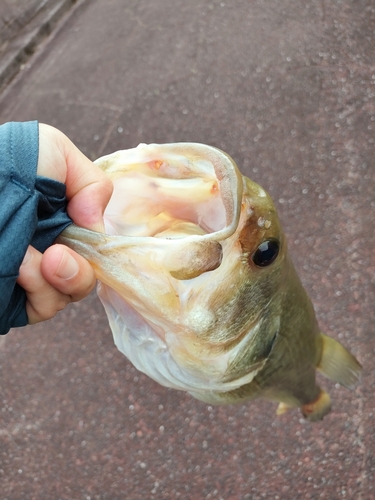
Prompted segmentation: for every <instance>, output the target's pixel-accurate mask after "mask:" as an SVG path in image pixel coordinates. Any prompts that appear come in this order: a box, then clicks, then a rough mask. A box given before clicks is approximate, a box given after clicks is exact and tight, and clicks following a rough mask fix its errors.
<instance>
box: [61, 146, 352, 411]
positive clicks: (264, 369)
mask: <svg viewBox="0 0 375 500" xmlns="http://www.w3.org/2000/svg"><path fill="white" fill-rule="evenodd" d="M96 164H97V165H99V167H101V168H102V169H103V171H104V172H106V174H107V175H108V176H109V177H110V178H111V179H112V181H113V183H114V193H113V196H112V198H111V200H110V203H109V205H108V207H107V209H106V211H105V214H104V219H105V232H106V234H100V233H95V232H93V231H89V230H87V229H83V228H80V227H77V226H75V225H72V226H70V227H68V228H67V229H66V230H65V231H64V232H63V234H62V236H61V237H60V242H62V243H64V244H66V245H67V246H69V247H70V248H72V249H74V250H75V251H77V252H78V253H80V254H81V255H82V256H84V257H85V258H86V259H87V260H88V261H89V262H90V263H91V265H92V266H93V268H94V270H95V273H96V276H97V278H98V280H99V285H98V295H99V297H100V299H101V301H102V303H103V305H104V308H105V310H106V312H107V315H108V318H109V323H110V326H111V329H112V332H113V336H114V341H115V343H116V345H117V347H118V348H119V349H120V351H121V352H123V353H124V354H125V355H126V356H127V357H128V358H129V360H130V361H131V362H132V363H133V364H134V365H135V366H136V368H138V369H139V370H140V371H142V372H144V373H146V374H147V375H149V376H150V377H151V378H153V379H154V380H156V381H157V382H159V383H160V384H162V385H164V386H167V387H172V388H175V389H180V390H185V391H188V392H189V393H190V394H192V395H193V396H195V397H196V398H198V399H200V400H202V401H205V402H208V403H210V404H211V403H218V404H221V403H222V404H228V403H236V402H242V401H246V400H250V399H254V398H257V397H263V398H268V399H271V400H275V401H278V402H279V406H278V410H277V413H278V414H281V413H284V412H285V411H286V410H288V409H289V408H295V407H300V408H301V410H302V413H303V415H304V416H305V417H306V418H307V419H309V420H311V421H314V420H319V419H321V418H323V416H324V415H325V414H326V413H327V412H328V411H329V410H330V407H331V403H330V397H329V395H328V394H327V393H326V392H325V391H324V390H322V389H321V388H320V387H319V385H317V383H316V370H318V371H320V372H321V373H323V374H324V375H326V376H327V377H328V378H330V379H331V380H333V381H335V382H338V383H339V384H341V385H343V386H345V387H348V388H351V387H353V386H354V385H355V384H356V382H357V380H358V378H359V375H360V371H361V366H360V364H359V363H358V361H357V360H356V359H355V358H354V356H352V354H350V353H349V352H348V351H347V350H346V349H345V348H344V347H343V346H342V345H341V344H340V343H339V342H337V341H336V340H334V339H333V338H330V337H328V336H326V335H324V334H323V333H321V332H320V330H319V327H318V324H317V320H316V318H315V313H314V309H313V306H312V304H311V301H310V299H309V297H308V296H307V294H306V292H305V290H304V288H303V286H302V284H301V282H300V280H299V278H298V276H297V274H296V271H295V269H294V267H293V264H292V262H291V260H290V258H289V256H288V252H287V243H286V239H285V236H284V233H283V231H282V228H281V226H280V222H279V219H278V216H277V213H276V209H275V206H274V204H273V202H272V199H271V198H270V196H269V195H268V194H267V193H266V192H265V191H264V189H262V188H261V187H260V186H258V185H257V184H256V183H255V182H253V181H251V180H250V179H248V178H247V177H244V176H242V175H241V173H240V171H239V170H238V168H237V166H236V164H235V162H234V161H233V160H232V159H231V158H230V157H229V156H228V155H227V154H225V153H224V152H222V151H220V150H218V149H216V148H213V147H210V146H205V145H202V144H193V143H177V144H165V145H157V144H152V145H144V144H141V145H139V146H138V147H137V148H134V149H130V150H127V151H118V152H116V153H113V154H111V155H108V156H104V157H103V158H101V159H99V160H97V161H96Z"/></svg>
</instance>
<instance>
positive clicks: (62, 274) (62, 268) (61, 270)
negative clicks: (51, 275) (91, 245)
mask: <svg viewBox="0 0 375 500" xmlns="http://www.w3.org/2000/svg"><path fill="white" fill-rule="evenodd" d="M78 270H79V265H78V262H77V261H76V260H75V258H74V257H72V256H71V255H70V254H69V253H68V252H65V255H64V257H63V258H62V259H61V262H60V265H59V267H58V269H57V271H56V276H57V277H58V278H62V279H64V280H70V279H72V278H74V276H75V275H76V274H77V273H78Z"/></svg>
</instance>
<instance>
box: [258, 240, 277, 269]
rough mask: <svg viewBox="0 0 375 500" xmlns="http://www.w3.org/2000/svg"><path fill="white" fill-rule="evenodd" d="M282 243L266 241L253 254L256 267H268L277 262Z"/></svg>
mask: <svg viewBox="0 0 375 500" xmlns="http://www.w3.org/2000/svg"><path fill="white" fill-rule="evenodd" d="M279 250H280V243H279V242H278V241H277V240H266V241H263V243H261V244H260V245H259V247H258V248H257V249H256V250H255V252H254V253H253V256H252V259H253V262H254V264H255V265H256V266H258V267H267V266H269V265H270V264H272V262H274V261H275V259H276V257H277V256H278V254H279Z"/></svg>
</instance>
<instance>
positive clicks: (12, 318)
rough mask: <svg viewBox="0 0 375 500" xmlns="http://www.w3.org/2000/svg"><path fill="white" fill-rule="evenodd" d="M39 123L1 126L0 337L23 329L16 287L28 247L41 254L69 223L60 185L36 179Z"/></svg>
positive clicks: (22, 302) (23, 296)
mask: <svg viewBox="0 0 375 500" xmlns="http://www.w3.org/2000/svg"><path fill="white" fill-rule="evenodd" d="M38 153H39V127H38V122H36V121H34V122H26V123H14V122H12V123H6V124H4V125H1V126H0V334H1V335H4V334H5V333H7V332H8V331H9V329H10V328H12V327H16V326H24V325H26V324H27V314H26V307H25V306H26V294H25V291H24V290H23V289H22V288H21V287H20V286H19V285H18V284H17V283H16V280H17V277H18V273H19V268H20V265H21V263H22V260H23V257H24V255H25V253H26V250H27V247H28V245H30V244H31V245H33V246H34V247H35V248H37V249H38V250H39V251H40V252H44V250H46V248H48V247H49V246H51V245H52V244H53V242H54V241H55V239H56V238H57V236H58V235H59V234H60V233H61V231H63V229H65V228H66V227H67V226H68V225H69V224H71V223H72V221H71V219H70V218H69V216H68V215H67V213H66V204H67V202H66V196H65V185H64V184H62V183H60V182H57V181H55V180H52V179H47V178H46V177H37V175H36V172H37V166H38Z"/></svg>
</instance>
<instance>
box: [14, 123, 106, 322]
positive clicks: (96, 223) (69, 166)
mask: <svg viewBox="0 0 375 500" xmlns="http://www.w3.org/2000/svg"><path fill="white" fill-rule="evenodd" d="M37 174H38V175H39V176H44V177H49V178H51V179H55V180H57V181H59V182H62V183H64V184H65V185H66V196H67V199H68V206H67V211H68V214H69V216H70V217H71V218H72V219H73V221H74V222H75V223H76V224H78V225H79V226H82V227H86V228H87V229H92V230H94V231H99V232H103V231H104V225H103V212H104V209H105V207H106V205H107V203H108V201H109V199H110V197H111V194H112V189H113V186H112V182H111V181H110V180H109V179H108V178H107V176H106V175H105V174H104V173H103V172H102V171H101V170H100V169H99V168H98V167H96V166H95V165H94V164H93V163H92V162H91V161H90V160H89V159H88V158H87V157H86V156H85V155H84V154H83V153H82V152H81V151H79V149H78V148H77V147H76V146H75V145H74V144H73V143H72V142H71V141H70V140H69V139H68V137H66V136H65V135H64V134H63V133H62V132H60V131H59V130H57V129H55V128H54V127H51V126H49V125H45V124H39V160H38V169H37ZM95 281H96V279H95V275H94V271H93V269H92V267H91V265H90V264H89V263H88V262H87V261H86V260H85V259H84V258H83V257H81V256H80V255H78V254H77V253H75V252H74V251H73V250H71V249H69V248H67V247H66V246H64V245H53V246H51V247H49V248H48V249H47V250H46V251H45V252H44V253H43V254H41V253H40V252H38V251H37V250H36V249H35V248H33V247H31V246H30V247H29V249H28V252H27V253H26V255H25V258H24V260H23V263H22V265H21V268H20V272H19V277H18V280H17V282H18V284H19V285H20V286H22V287H23V288H24V290H25V291H26V296H27V302H26V311H27V315H28V321H29V323H30V324H32V323H37V322H39V321H44V320H47V319H50V318H52V317H53V316H54V315H55V314H56V313H57V312H58V311H60V310H61V309H63V308H64V307H65V306H66V305H67V304H68V303H70V302H75V301H78V300H81V299H82V298H84V297H85V296H86V295H88V294H89V293H90V292H91V290H92V289H93V288H94V286H95Z"/></svg>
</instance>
